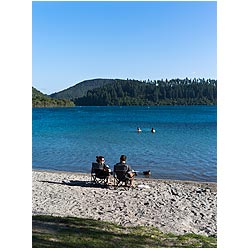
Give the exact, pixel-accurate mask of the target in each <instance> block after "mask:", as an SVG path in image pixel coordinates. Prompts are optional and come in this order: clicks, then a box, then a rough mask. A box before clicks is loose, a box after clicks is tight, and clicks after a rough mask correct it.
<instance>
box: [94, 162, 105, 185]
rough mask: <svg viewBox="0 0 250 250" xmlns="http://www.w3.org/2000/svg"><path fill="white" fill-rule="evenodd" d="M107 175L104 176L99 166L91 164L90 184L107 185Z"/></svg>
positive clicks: (95, 163)
mask: <svg viewBox="0 0 250 250" xmlns="http://www.w3.org/2000/svg"><path fill="white" fill-rule="evenodd" d="M108 178H109V175H107V174H104V172H103V170H101V169H100V168H99V164H98V163H97V162H92V168H91V182H93V183H94V184H104V185H107V184H108Z"/></svg>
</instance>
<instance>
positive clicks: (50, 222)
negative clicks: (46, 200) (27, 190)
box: [32, 215, 217, 248]
mask: <svg viewBox="0 0 250 250" xmlns="http://www.w3.org/2000/svg"><path fill="white" fill-rule="evenodd" d="M32 247H33V248H60V247H61V248H66V247H69V248H75V247H76V248H85V247H86V248H124V247H125V248H158V247H159V248H161V247H164V248H168V247H174V248H177V247H178V248H179V247H181V248H193V247H194V248H216V247H217V239H216V238H215V237H206V236H202V235H197V234H184V235H174V234H172V233H168V234H165V233H163V232H161V231H160V230H158V229H157V228H155V227H143V226H136V227H123V226H120V225H116V224H114V223H110V222H104V221H100V220H93V219H83V218H77V217H55V216H48V215H35V216H32Z"/></svg>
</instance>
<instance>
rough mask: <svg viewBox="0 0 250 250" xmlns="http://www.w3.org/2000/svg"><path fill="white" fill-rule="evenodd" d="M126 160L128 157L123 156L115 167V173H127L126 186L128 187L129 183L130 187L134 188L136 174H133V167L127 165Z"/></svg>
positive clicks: (125, 177) (125, 176)
mask: <svg viewBox="0 0 250 250" xmlns="http://www.w3.org/2000/svg"><path fill="white" fill-rule="evenodd" d="M126 159H127V157H126V155H121V157H120V162H118V163H116V164H115V166H114V171H115V172H116V173H117V172H119V171H123V172H124V173H125V175H124V180H125V184H126V185H127V183H128V181H129V186H130V187H132V186H133V180H134V175H135V173H134V172H133V170H132V168H131V166H130V165H128V164H126ZM118 178H119V176H118Z"/></svg>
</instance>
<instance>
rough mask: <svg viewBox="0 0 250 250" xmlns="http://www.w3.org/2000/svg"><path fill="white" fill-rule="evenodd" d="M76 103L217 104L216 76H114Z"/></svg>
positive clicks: (81, 104)
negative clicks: (155, 78)
mask: <svg viewBox="0 0 250 250" xmlns="http://www.w3.org/2000/svg"><path fill="white" fill-rule="evenodd" d="M73 101H74V103H75V105H77V106H108V105H124V106H127V105H148V106H150V105H216V103H217V80H211V79H207V80H205V79H204V78H203V79H193V80H191V79H188V78H186V79H172V80H169V81H168V80H167V79H166V80H165V81H164V80H158V81H156V80H155V81H149V80H148V81H147V82H146V81H138V80H129V79H127V80H119V79H116V80H114V82H113V83H109V84H106V85H104V86H101V87H98V88H93V89H92V90H89V91H88V92H87V95H85V96H83V97H80V98H76V99H74V100H73Z"/></svg>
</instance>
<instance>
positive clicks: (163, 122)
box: [32, 106, 217, 182]
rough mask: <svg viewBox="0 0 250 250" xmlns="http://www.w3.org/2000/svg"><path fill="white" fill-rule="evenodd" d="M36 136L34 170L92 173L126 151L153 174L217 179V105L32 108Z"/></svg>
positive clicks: (133, 161) (130, 160) (135, 165)
mask: <svg viewBox="0 0 250 250" xmlns="http://www.w3.org/2000/svg"><path fill="white" fill-rule="evenodd" d="M137 127H140V128H141V129H142V132H141V133H137V132H136V128H137ZM152 127H153V128H155V130H156V132H155V133H151V128H152ZM32 140H33V142H32V164H33V169H41V170H62V171H71V172H85V173H89V172H90V168H91V162H92V161H95V158H96V155H103V156H105V159H106V163H107V164H108V165H109V166H110V167H111V168H112V169H113V165H114V164H115V163H116V162H118V161H119V157H120V155H121V154H125V155H127V163H128V164H130V165H131V166H132V168H133V169H134V170H137V171H139V172H141V171H144V170H148V169H150V170H151V173H152V175H151V177H150V178H162V179H178V180H194V181H213V182H216V180H217V148H216V146H217V145H216V144H217V108H216V106H153V107H144V106H133V107H131V106H126V107H113V106H112V107H72V108H33V110H32Z"/></svg>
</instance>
